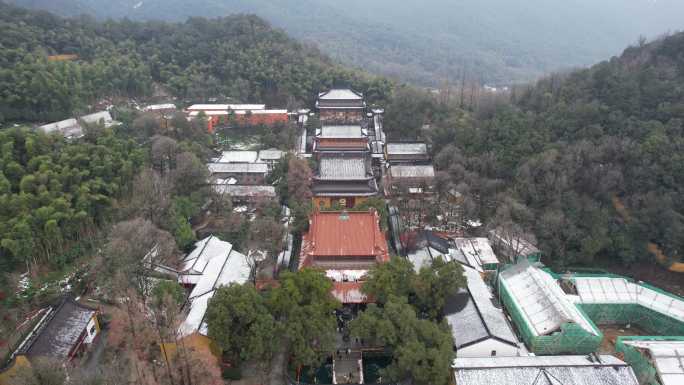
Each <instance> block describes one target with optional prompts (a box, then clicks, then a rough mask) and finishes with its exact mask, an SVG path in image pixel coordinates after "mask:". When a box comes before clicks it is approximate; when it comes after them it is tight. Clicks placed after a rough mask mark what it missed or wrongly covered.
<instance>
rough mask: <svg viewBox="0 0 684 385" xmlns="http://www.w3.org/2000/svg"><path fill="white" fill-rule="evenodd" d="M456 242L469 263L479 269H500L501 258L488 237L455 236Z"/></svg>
mask: <svg viewBox="0 0 684 385" xmlns="http://www.w3.org/2000/svg"><path fill="white" fill-rule="evenodd" d="M454 243H455V244H456V248H457V249H458V250H460V251H461V252H462V253H463V255H465V257H466V258H467V260H468V264H469V265H470V266H472V267H474V268H475V269H477V270H478V271H485V270H497V269H498V267H499V259H498V258H497V257H496V255H495V254H494V250H492V247H491V245H490V244H489V240H488V239H487V238H455V239H454Z"/></svg>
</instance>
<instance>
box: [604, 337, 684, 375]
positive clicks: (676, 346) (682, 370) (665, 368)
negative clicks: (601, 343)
mask: <svg viewBox="0 0 684 385" xmlns="http://www.w3.org/2000/svg"><path fill="white" fill-rule="evenodd" d="M616 350H617V352H618V353H620V354H622V355H623V356H624V360H625V361H627V362H628V363H629V364H630V365H632V368H634V373H635V374H636V377H637V379H638V380H639V383H641V384H649V385H656V384H658V385H682V384H684V337H681V336H680V337H618V339H617V344H616Z"/></svg>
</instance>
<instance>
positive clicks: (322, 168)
mask: <svg viewBox="0 0 684 385" xmlns="http://www.w3.org/2000/svg"><path fill="white" fill-rule="evenodd" d="M318 170H319V174H318V175H317V176H316V179H320V180H367V179H369V178H372V175H369V173H368V171H367V165H366V160H365V159H364V158H363V157H354V158H351V157H349V158H337V157H324V158H321V160H320V164H319V167H318Z"/></svg>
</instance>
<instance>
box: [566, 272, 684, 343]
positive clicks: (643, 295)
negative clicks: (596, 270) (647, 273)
mask: <svg viewBox="0 0 684 385" xmlns="http://www.w3.org/2000/svg"><path fill="white" fill-rule="evenodd" d="M562 279H563V283H570V285H571V286H573V287H574V289H575V291H576V293H577V296H576V297H575V301H576V302H577V303H578V304H579V307H580V308H582V310H584V312H586V313H587V315H588V316H589V318H591V319H592V321H594V322H595V323H597V324H599V325H616V324H619V325H627V324H634V325H638V326H639V327H640V328H642V329H644V330H645V331H647V332H648V333H650V334H653V335H661V336H684V299H683V298H681V297H678V296H676V295H674V294H671V293H668V292H665V291H663V290H661V289H658V288H656V287H653V286H650V285H647V284H645V283H642V282H634V281H633V280H631V279H628V278H625V277H620V276H617V275H599V274H578V275H573V276H569V277H567V276H563V277H562Z"/></svg>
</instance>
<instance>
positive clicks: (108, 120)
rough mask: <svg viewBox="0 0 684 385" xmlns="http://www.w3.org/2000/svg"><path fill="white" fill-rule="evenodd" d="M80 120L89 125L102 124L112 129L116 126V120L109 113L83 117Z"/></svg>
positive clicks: (100, 112)
mask: <svg viewBox="0 0 684 385" xmlns="http://www.w3.org/2000/svg"><path fill="white" fill-rule="evenodd" d="M80 119H81V120H82V121H84V122H86V123H88V124H95V123H100V122H102V123H103V124H104V126H105V127H111V126H112V125H114V124H115V122H114V119H112V115H111V114H110V113H109V111H99V112H95V113H92V114H88V115H83V116H81V117H80Z"/></svg>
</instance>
